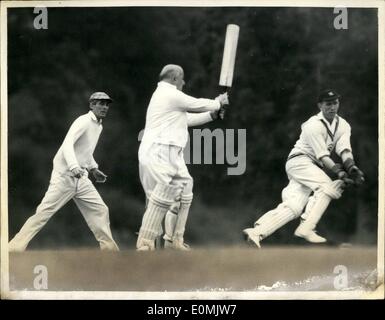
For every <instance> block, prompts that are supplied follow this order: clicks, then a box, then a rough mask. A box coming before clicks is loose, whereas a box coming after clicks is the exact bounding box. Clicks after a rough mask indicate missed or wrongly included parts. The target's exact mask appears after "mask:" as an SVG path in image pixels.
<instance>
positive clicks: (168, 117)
mask: <svg viewBox="0 0 385 320" xmlns="http://www.w3.org/2000/svg"><path fill="white" fill-rule="evenodd" d="M219 108H220V103H219V101H217V100H211V99H203V98H194V97H191V96H189V95H187V94H185V93H183V92H182V91H180V90H178V89H177V88H176V86H174V85H172V84H169V83H167V82H164V81H161V82H159V83H158V86H157V88H156V90H155V91H154V93H153V95H152V97H151V100H150V103H149V106H148V109H147V115H146V125H145V129H144V134H143V138H142V141H141V144H140V147H139V152H138V155H139V173H140V180H141V182H142V185H143V189H144V190H145V192H146V195H147V196H149V194H151V191H152V189H153V188H154V187H155V185H156V183H164V184H169V183H176V184H178V183H186V182H187V183H189V182H191V183H190V184H192V178H191V176H190V175H189V173H188V170H187V167H186V165H185V162H184V159H183V149H184V147H185V146H186V143H187V140H188V127H189V126H196V125H200V124H204V123H206V122H209V121H211V120H212V118H211V115H210V112H211V111H215V110H219Z"/></svg>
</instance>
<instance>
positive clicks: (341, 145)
mask: <svg viewBox="0 0 385 320" xmlns="http://www.w3.org/2000/svg"><path fill="white" fill-rule="evenodd" d="M350 135H351V128H350V126H347V127H346V129H345V132H344V133H343V134H342V135H341V137H340V138H339V139H338V140H337V142H336V153H337V155H338V156H340V157H341V154H342V152H344V151H350V152H352V147H351V145H350Z"/></svg>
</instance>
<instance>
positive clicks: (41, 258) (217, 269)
mask: <svg viewBox="0 0 385 320" xmlns="http://www.w3.org/2000/svg"><path fill="white" fill-rule="evenodd" d="M376 263H377V251H376V248H375V247H312V246H308V247H301V246H285V247H283V246H281V247H275V246H271V247H268V246H266V247H264V248H263V249H262V250H257V249H255V248H251V247H246V246H239V247H227V248H196V249H194V250H192V251H190V252H177V251H166V250H159V251H155V252H136V251H135V250H126V251H121V252H115V253H114V252H100V251H97V250H87V249H79V250H61V251H52V250H50V251H26V252H23V253H11V254H10V259H9V270H10V289H11V290H35V289H34V286H33V282H34V278H35V277H36V274H34V267H35V266H36V265H43V266H46V267H47V270H48V290H51V291H62V290H63V291H77V290H81V291H197V290H199V291H220V290H224V291H227V290H228V291H279V290H281V291H324V290H328V291H329V290H335V286H334V281H335V277H336V276H337V274H336V273H334V272H335V267H336V266H339V265H342V266H345V267H346V268H347V269H346V270H347V272H348V273H347V275H348V282H347V286H346V287H345V288H343V289H344V290H368V291H370V290H373V289H374V287H375V281H373V271H374V270H375V269H376Z"/></svg>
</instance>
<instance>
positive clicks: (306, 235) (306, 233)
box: [294, 225, 327, 243]
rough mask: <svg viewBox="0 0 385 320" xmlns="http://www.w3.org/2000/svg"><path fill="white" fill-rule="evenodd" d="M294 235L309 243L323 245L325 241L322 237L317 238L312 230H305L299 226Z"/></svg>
mask: <svg viewBox="0 0 385 320" xmlns="http://www.w3.org/2000/svg"><path fill="white" fill-rule="evenodd" d="M294 235H295V236H296V237H299V238H303V239H305V240H307V241H309V242H311V243H325V242H326V241H327V240H326V239H325V238H324V237H321V236H319V235H318V234H317V233H316V232H315V231H314V230H308V229H305V228H303V227H302V226H301V225H299V226H298V228H297V229H296V230H295V232H294Z"/></svg>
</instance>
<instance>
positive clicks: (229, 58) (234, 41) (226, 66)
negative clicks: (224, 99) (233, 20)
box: [219, 24, 239, 91]
mask: <svg viewBox="0 0 385 320" xmlns="http://www.w3.org/2000/svg"><path fill="white" fill-rule="evenodd" d="M238 37H239V26H238V25H236V24H228V25H227V28H226V38H225V46H224V49H223V59H222V68H221V75H220V77H219V85H220V86H223V87H226V88H227V91H229V89H230V88H231V86H232V84H233V77H234V66H235V56H236V54H237V45H238Z"/></svg>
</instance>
